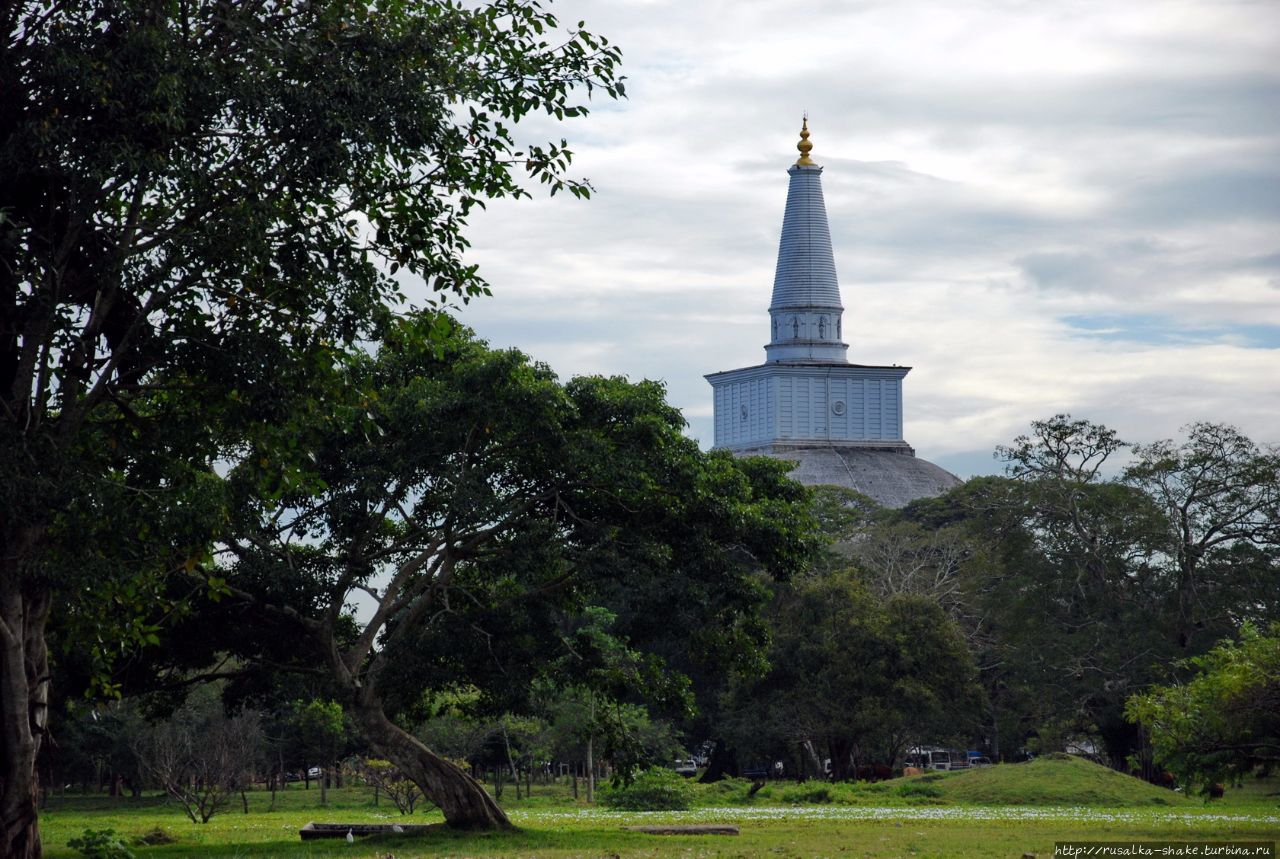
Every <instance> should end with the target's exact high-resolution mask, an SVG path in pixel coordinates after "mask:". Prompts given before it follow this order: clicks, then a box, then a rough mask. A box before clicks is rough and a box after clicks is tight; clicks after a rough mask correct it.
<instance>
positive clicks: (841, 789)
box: [698, 755, 1200, 808]
mask: <svg viewBox="0 0 1280 859" xmlns="http://www.w3.org/2000/svg"><path fill="white" fill-rule="evenodd" d="M700 787H702V788H703V791H702V796H701V797H699V799H700V802H698V804H700V805H719V804H727V805H739V804H753V803H764V804H775V803H776V804H780V805H891V806H898V805H905V806H914V805H951V806H955V805H1023V806H1028V805H1029V806H1077V805H1078V806H1098V807H1104V808H1141V807H1153V806H1195V805H1199V804H1200V803H1199V802H1198V801H1196V800H1193V799H1187V798H1186V797H1184V796H1183V795H1182V794H1179V793H1174V792H1173V791H1171V790H1167V789H1165V788H1160V787H1156V786H1154V785H1150V784H1147V783H1146V782H1144V781H1142V780H1141V779H1136V778H1134V777H1133V776H1128V775H1125V774H1123V773H1118V772H1116V771H1115V770H1112V769H1108V768H1107V767H1104V766H1099V765H1098V764H1095V763H1091V762H1089V761H1087V760H1084V759H1083V758H1074V757H1070V756H1069V755H1050V756H1048V757H1043V758H1039V759H1037V760H1034V761H1032V762H1030V763H1025V764H1001V765H998V766H993V767H981V768H975V769H971V770H966V771H964V772H938V771H934V772H927V773H924V774H922V775H918V776H909V777H907V778H896V779H891V780H889V781H882V782H877V783H875V784H869V783H867V782H842V783H835V784H832V783H831V782H823V781H808V782H804V783H802V784H796V783H794V782H773V783H771V784H769V785H768V786H767V787H765V788H763V789H762V790H760V791H759V792H758V793H757V794H756V795H755V796H754V797H750V798H749V797H748V795H747V788H748V783H747V782H746V781H744V780H742V779H732V780H726V781H724V782H720V783H718V784H717V785H706V786H700ZM708 789H710V790H708Z"/></svg>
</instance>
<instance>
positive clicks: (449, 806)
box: [353, 701, 514, 829]
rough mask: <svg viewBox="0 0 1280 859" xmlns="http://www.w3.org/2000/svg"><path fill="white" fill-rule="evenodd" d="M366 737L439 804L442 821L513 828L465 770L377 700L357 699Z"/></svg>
mask: <svg viewBox="0 0 1280 859" xmlns="http://www.w3.org/2000/svg"><path fill="white" fill-rule="evenodd" d="M353 715H355V717H356V720H357V722H358V723H359V725H360V728H361V730H362V731H363V733H364V735H365V738H366V739H367V740H368V741H369V742H370V744H372V745H373V747H374V748H375V749H377V750H378V753H379V754H381V755H382V756H383V757H385V758H386V759H387V760H389V761H391V762H392V763H394V764H395V765H396V766H397V767H399V769H400V771H401V772H403V773H404V774H405V775H407V776H408V777H409V778H410V779H411V780H412V781H413V783H414V784H416V785H417V786H418V788H419V789H420V790H421V791H422V792H423V794H424V795H425V796H426V797H427V799H429V800H431V801H432V802H434V803H435V804H436V805H438V806H440V810H441V811H442V812H443V813H444V819H445V822H446V823H448V824H449V825H450V826H453V827H457V828H459V829H513V828H514V827H513V826H512V825H511V821H510V820H508V819H507V815H506V813H505V812H504V811H503V810H502V809H501V808H499V807H498V804H497V803H496V802H494V800H493V797H491V796H489V794H488V792H487V791H486V790H485V789H484V788H483V787H482V786H481V785H480V783H479V782H477V781H476V780H475V779H473V778H472V777H471V776H470V775H468V774H467V772H466V771H465V770H463V769H461V768H460V767H458V766H456V765H455V764H453V763H451V762H450V761H447V760H445V759H444V758H442V757H440V756H439V755H437V754H436V753H435V752H433V751H431V750H430V749H428V748H427V747H426V746H424V745H423V744H422V743H421V742H420V741H419V740H418V739H417V738H416V737H414V736H413V735H412V734H410V733H408V732H407V731H404V730H402V729H401V728H400V727H399V726H397V725H396V724H395V723H394V722H392V721H391V720H390V719H388V718H387V716H386V714H385V713H383V712H382V707H381V706H380V705H379V704H378V703H377V702H371V701H367V702H358V703H357V704H356V706H355V712H354V714H353Z"/></svg>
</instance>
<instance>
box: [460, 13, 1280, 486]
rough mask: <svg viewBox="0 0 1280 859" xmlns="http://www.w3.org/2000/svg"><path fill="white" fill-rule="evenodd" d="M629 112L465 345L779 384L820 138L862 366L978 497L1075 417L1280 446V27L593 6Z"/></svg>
mask: <svg viewBox="0 0 1280 859" xmlns="http://www.w3.org/2000/svg"><path fill="white" fill-rule="evenodd" d="M551 9H552V11H553V12H555V13H556V14H557V15H558V16H559V17H561V19H562V20H564V21H568V22H576V21H577V20H579V19H583V20H585V21H586V22H587V28H588V29H589V30H592V31H593V32H596V33H602V34H604V35H606V36H607V37H608V38H609V39H610V40H611V41H613V42H615V43H617V44H618V45H620V46H621V48H622V51H623V72H624V73H625V74H626V75H627V89H628V95H629V98H628V99H627V100H625V101H621V102H616V103H614V102H610V101H608V100H604V101H599V100H597V101H594V102H593V103H592V113H591V115H590V116H588V117H586V118H584V119H577V120H572V121H568V122H566V123H564V124H562V125H561V124H556V123H553V122H551V121H549V120H547V121H544V120H535V121H533V122H528V123H525V124H524V126H523V128H522V132H523V134H524V135H525V136H526V137H527V138H528V139H530V140H532V141H534V142H543V141H546V140H550V139H555V140H558V139H559V138H560V137H566V138H568V140H569V142H570V147H571V148H572V149H573V150H574V151H575V153H576V157H575V160H574V166H573V170H572V172H573V174H574V175H576V176H579V177H585V178H587V179H589V180H590V181H591V183H592V185H593V186H594V188H595V194H594V195H593V197H592V198H591V199H590V200H589V201H578V200H575V199H573V198H572V197H568V196H557V197H555V198H552V199H546V198H545V197H535V199H534V200H523V201H519V202H511V203H508V202H497V203H493V204H491V205H490V208H489V209H488V211H486V212H485V213H483V214H481V215H480V216H478V217H476V218H474V219H473V222H472V224H471V228H470V231H469V237H470V239H471V241H472V244H473V246H472V249H471V252H470V260H471V261H472V262H475V263H478V264H479V266H480V273H481V274H482V276H484V277H485V278H486V279H487V280H488V282H489V283H490V285H491V288H492V290H493V295H492V297H488V298H482V299H478V300H476V301H474V302H472V303H471V304H470V305H469V306H468V307H466V308H464V309H462V311H461V312H460V314H459V316H460V318H461V319H462V320H463V321H464V322H465V323H467V324H468V325H470V326H472V327H473V328H474V329H475V330H476V331H477V332H478V333H479V335H480V336H481V337H483V338H485V339H487V340H489V342H490V343H492V344H493V345H495V346H501V347H505V346H517V347H519V348H521V349H522V350H524V351H525V352H527V353H529V354H530V355H532V356H533V357H534V358H536V359H538V360H541V361H544V362H546V363H548V364H549V365H551V367H552V368H554V369H555V370H556V371H557V372H558V373H560V374H561V375H562V376H563V377H566V378H567V377H569V376H573V375H578V374H586V373H601V374H609V375H615V374H616V375H625V376H628V377H630V378H632V379H642V378H648V379H660V380H663V381H664V382H665V383H666V385H667V389H668V392H669V398H670V400H671V402H673V403H674V404H675V405H677V406H678V407H679V408H680V409H682V410H683V413H684V415H685V417H686V419H687V420H688V422H689V432H690V434H691V435H693V436H694V437H696V438H697V439H698V440H699V441H700V442H701V444H702V446H703V447H704V448H705V447H708V446H710V443H711V388H710V386H709V385H708V384H707V383H706V381H705V380H704V379H703V376H704V375H705V374H707V373H711V372H715V371H719V370H728V369H733V368H737V367H744V366H750V365H754V364H759V363H761V362H762V361H763V360H764V350H763V346H764V343H765V342H766V341H767V339H768V329H769V321H768V315H767V313H766V309H767V307H768V305H769V298H770V293H771V290H772V286H773V272H774V265H775V262H776V255H777V247H778V237H779V233H780V231H781V226H782V212H783V204H784V202H785V199H786V189H787V174H786V169H787V167H788V166H789V165H790V164H791V163H793V162H794V161H795V159H796V157H797V153H796V150H795V144H796V142H797V140H798V136H797V135H798V132H799V128H800V120H801V117H802V114H804V113H806V112H807V113H808V116H809V126H810V130H811V131H812V138H811V140H812V142H813V143H814V149H813V153H812V157H813V159H814V161H816V162H817V163H818V164H821V165H823V167H824V168H825V169H824V172H823V176H822V181H823V186H824V191H825V196H826V201H827V212H828V216H829V220H830V224H831V234H832V243H833V246H834V249H835V258H836V267H837V270H838V273H839V278H840V285H841V292H842V295H843V298H844V305H845V316H844V333H845V338H844V339H845V340H846V341H847V342H848V343H849V344H850V348H849V358H850V360H851V361H853V362H855V363H863V364H903V365H907V366H911V367H912V368H913V369H912V371H911V372H910V374H909V375H908V376H907V378H906V380H905V382H904V417H905V421H904V423H905V431H904V436H905V438H906V440H907V441H908V442H909V443H911V444H912V445H913V446H914V447H915V448H916V452H917V455H919V456H921V457H923V458H925V459H929V460H931V461H933V462H936V463H938V464H939V465H942V466H943V467H944V468H948V469H949V470H951V471H953V472H955V473H956V474H958V475H960V476H962V477H968V476H971V475H973V474H983V473H998V472H999V471H1000V469H1001V464H1000V463H999V462H997V461H996V460H994V459H993V457H992V450H993V448H994V447H995V446H996V445H998V444H1002V443H1008V442H1010V441H1011V440H1012V439H1013V438H1014V437H1015V436H1017V435H1018V434H1019V433H1023V432H1026V431H1027V429H1028V427H1029V424H1030V422H1031V421H1033V420H1038V419H1043V418H1047V417H1049V416H1051V415H1053V414H1055V413H1058V412H1067V413H1070V414H1072V415H1073V416H1075V417H1082V418H1088V419H1090V420H1094V421H1099V422H1102V423H1105V424H1107V425H1108V426H1110V427H1112V428H1113V429H1115V430H1117V431H1118V433H1119V434H1120V436H1121V438H1123V439H1125V440H1127V441H1133V442H1146V441H1152V440H1155V439H1159V438H1176V437H1178V435H1179V428H1180V427H1182V426H1183V425H1185V424H1187V423H1189V422H1191V421H1198V420H1209V421H1222V422H1228V423H1232V424H1235V425H1236V426H1238V427H1239V428H1241V429H1242V430H1243V431H1244V432H1245V433H1246V434H1248V435H1249V436H1250V437H1252V438H1253V439H1254V440H1255V441H1258V442H1262V443H1280V3H1276V2H1274V0H1265V2H1208V1H1207V0H1191V2H1162V0H1131V2H1125V3H1117V2H1071V0H1038V2H1018V1H1017V0H1007V2H1001V1H1000V0H990V2H987V1H986V0H955V2H927V3H926V2H915V0H892V2H879V0H866V2H858V0H851V1H850V2H835V0H811V2H807V3H796V2H785V3H784V2H772V0H760V2H752V0H739V2H701V0H693V1H692V2H691V0H684V2H675V0H607V2H605V0H590V2H588V0H563V2H557V3H555V4H553V5H552V6H551Z"/></svg>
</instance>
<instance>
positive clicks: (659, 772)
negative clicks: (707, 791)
mask: <svg viewBox="0 0 1280 859" xmlns="http://www.w3.org/2000/svg"><path fill="white" fill-rule="evenodd" d="M694 794H695V788H694V786H693V785H692V784H690V783H689V781H688V780H687V779H686V778H684V777H683V776H678V775H676V774H675V773H674V772H672V771H671V770H667V769H651V770H645V771H644V772H642V773H640V775H638V776H636V779H635V781H633V782H632V783H631V784H629V785H617V786H616V787H607V788H604V789H602V790H601V791H600V802H601V803H602V804H603V805H605V806H606V807H608V808H616V809H620V810H622V811H683V810H685V809H687V808H688V807H689V806H690V805H691V804H692V803H693V798H694Z"/></svg>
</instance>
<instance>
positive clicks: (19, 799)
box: [0, 544, 50, 859]
mask: <svg viewBox="0 0 1280 859" xmlns="http://www.w3.org/2000/svg"><path fill="white" fill-rule="evenodd" d="M10 546H12V544H10ZM6 554H8V553H6ZM14 554H17V553H14ZM17 566H18V562H17V561H16V559H15V558H14V557H13V556H12V555H11V556H10V557H8V558H3V559H0V856H3V857H5V859H39V857H40V856H41V845H40V825H39V818H38V813H37V802H36V800H37V796H38V793H39V779H38V777H37V773H36V757H37V755H38V754H39V753H40V745H41V743H42V742H43V740H44V732H45V725H46V723H47V717H48V696H49V654H48V650H47V648H46V646H45V640H44V628H45V621H46V620H47V619H48V617H49V601H50V600H49V593H48V591H46V590H43V589H42V590H39V591H36V592H31V591H28V590H27V589H25V588H23V587H22V585H21V577H20V575H19V571H18V569H17Z"/></svg>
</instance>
